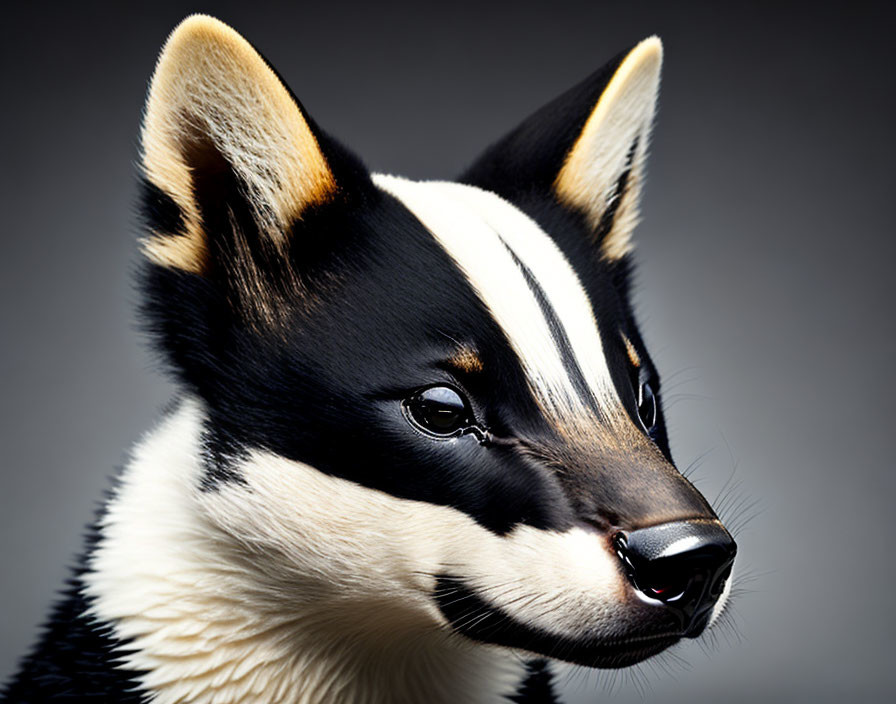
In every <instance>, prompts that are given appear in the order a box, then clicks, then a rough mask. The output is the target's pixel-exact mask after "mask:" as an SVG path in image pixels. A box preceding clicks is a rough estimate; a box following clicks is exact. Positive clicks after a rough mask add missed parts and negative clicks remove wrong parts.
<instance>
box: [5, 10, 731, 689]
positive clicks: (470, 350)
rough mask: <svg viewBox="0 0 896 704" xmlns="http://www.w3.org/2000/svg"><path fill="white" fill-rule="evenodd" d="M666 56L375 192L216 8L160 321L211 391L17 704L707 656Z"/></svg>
mask: <svg viewBox="0 0 896 704" xmlns="http://www.w3.org/2000/svg"><path fill="white" fill-rule="evenodd" d="M661 58H662V47H661V44H660V41H659V40H658V39H657V38H655V37H653V38H649V39H646V40H644V41H643V42H641V43H640V44H638V45H637V46H635V47H634V48H633V49H631V50H630V51H626V52H624V53H622V54H620V55H619V56H618V57H616V58H615V59H613V60H612V61H611V62H610V63H609V64H607V65H606V66H605V67H604V68H602V69H600V70H599V71H598V72H597V73H595V74H593V75H592V76H591V77H589V78H588V79H586V80H585V81H584V82H583V83H581V84H580V85H578V86H576V87H575V88H573V89H572V90H570V91H569V92H567V93H565V94H564V95H562V96H561V97H560V98H558V99H557V100H555V101H554V102H552V103H550V104H548V105H547V106H545V107H544V108H542V109H541V110H540V111H538V112H537V113H535V114H534V115H533V116H532V117H530V118H529V119H527V120H526V121H525V122H523V123H522V124H521V125H520V126H519V127H517V128H516V129H515V130H513V131H512V132H511V133H510V134H509V135H508V136H506V137H505V138H504V139H502V140H501V141H500V142H498V143H496V144H495V145H493V146H492V147H491V148H490V149H488V151H487V152H486V153H485V154H484V155H482V157H480V158H479V159H478V160H477V161H476V162H475V163H474V164H473V166H471V167H470V168H469V170H468V171H466V173H464V174H462V175H461V176H460V178H459V179H458V180H457V182H454V183H447V182H415V181H409V180H405V179H402V178H398V177H395V176H386V175H379V174H373V175H372V174H370V173H369V172H368V171H367V170H366V169H365V168H364V166H363V165H362V163H361V162H360V161H359V160H358V159H357V158H356V157H355V156H353V155H352V154H351V153H350V152H349V151H347V150H346V149H345V148H343V147H342V146H341V145H339V144H338V143H337V142H335V141H334V140H333V139H332V138H331V137H330V136H329V135H328V134H326V133H325V132H324V131H322V130H321V129H320V128H318V126H317V125H316V124H315V123H314V122H313V121H312V119H311V118H310V117H309V115H308V114H307V113H306V112H305V110H304V108H303V107H302V105H301V104H300V103H299V102H298V101H297V100H296V99H295V97H293V96H292V94H291V93H290V91H289V89H288V88H287V87H286V86H285V85H284V83H283V82H282V81H281V80H280V78H279V77H278V75H277V74H276V73H275V72H274V70H273V69H272V68H271V67H270V66H269V65H268V64H267V63H266V62H265V60H264V59H263V58H262V57H261V56H260V55H259V54H258V53H257V52H256V51H255V50H254V49H253V48H252V47H251V46H250V45H249V44H248V43H247V42H246V41H245V40H244V39H243V38H242V37H240V36H239V35H238V34H237V33H236V32H234V31H233V30H232V29H230V28H229V27H227V26H226V25H224V24H222V23H221V22H218V21H217V20H214V19H212V18H209V17H205V16H194V17H190V18H189V19H187V20H185V21H184V22H183V23H182V24H181V25H180V26H179V27H178V28H177V29H176V30H175V31H174V33H173V34H172V35H171V37H170V38H169V40H168V42H167V44H166V45H165V48H164V50H163V51H162V54H161V58H160V59H159V62H158V65H157V67H156V70H155V74H154V77H153V80H152V85H151V88H150V91H149V97H148V102H147V106H146V112H145V121H144V124H143V132H142V166H143V179H144V180H143V186H144V188H143V194H144V198H143V214H144V217H145V222H146V239H145V254H146V265H145V268H144V274H143V279H142V286H143V291H144V301H145V308H144V315H145V319H146V320H147V321H148V324H149V327H150V329H151V331H152V333H153V335H154V339H155V340H156V341H157V343H158V347H159V349H160V350H161V351H162V353H163V354H164V356H165V359H166V360H167V361H168V362H169V363H170V367H171V369H172V370H173V371H174V373H175V375H176V377H177V379H178V380H179V382H180V385H181V387H182V389H183V393H182V396H181V397H180V398H179V399H178V401H177V402H176V404H175V405H174V406H173V407H172V408H171V409H170V411H169V412H168V413H167V415H166V416H165V417H164V419H163V420H162V421H161V423H160V425H159V427H158V428H156V430H154V431H153V432H152V433H151V434H149V435H148V436H147V437H146V438H145V439H144V440H143V441H142V442H141V443H140V444H139V446H138V447H137V448H136V449H135V450H134V452H133V457H132V459H131V461H130V462H129V464H128V465H127V467H126V468H125V469H124V471H123V473H122V474H121V476H120V478H119V481H118V483H117V486H116V488H115V491H114V493H113V495H112V496H111V497H110V499H109V500H108V502H107V504H106V506H105V509H104V511H103V513H102V515H101V517H100V518H99V520H98V522H97V524H96V527H95V530H94V531H93V537H92V539H91V541H90V545H89V546H88V549H87V551H86V555H85V558H84V560H83V564H82V565H81V566H80V568H79V569H78V571H77V574H76V575H75V577H74V579H73V581H72V583H71V587H70V590H69V591H68V593H67V596H66V598H65V600H64V601H63V603H61V604H60V606H59V607H58V608H57V610H56V611H55V612H54V614H53V615H52V617H51V619H50V621H49V624H48V626H47V629H46V631H45V633H44V635H43V637H42V639H41V641H40V642H39V644H38V646H37V647H36V649H35V650H34V651H33V652H32V653H31V655H30V656H29V657H27V658H26V660H25V661H24V663H23V666H22V668H21V670H20V672H19V673H18V674H17V676H16V677H15V678H14V679H13V681H12V682H11V683H10V684H9V685H8V686H7V689H6V692H5V696H6V700H7V701H10V702H43V701H62V700H65V701H103V702H110V701H112V702H148V701H152V702H155V703H157V704H174V703H175V702H183V703H186V702H190V703H195V704H211V703H216V704H225V703H236V702H242V703H252V702H257V703H258V704H273V703H276V702H283V703H285V704H287V703H297V702H307V703H314V702H352V703H364V702H369V703H371V704H373V703H377V702H413V703H420V702H426V703H427V704H438V703H441V702H445V703H448V702H450V703H452V704H457V703H459V702H464V703H466V702H471V703H476V702H501V701H503V702H507V701H515V702H550V701H554V699H553V694H552V691H551V674H550V669H549V665H548V664H547V660H548V659H557V660H564V661H568V662H572V663H578V664H581V665H585V666H589V667H598V668H618V667H624V666H627V665H631V664H633V663H637V662H639V661H641V660H644V659H645V658H648V657H650V656H652V655H655V654H657V653H659V652H660V651H662V650H664V649H665V648H667V647H669V646H670V645H672V644H674V643H675V642H677V641H678V640H679V639H681V638H692V637H696V636H697V635H699V634H700V633H701V632H702V631H703V630H704V629H705V628H706V627H707V625H709V624H711V623H712V622H713V620H714V619H715V618H716V616H717V615H718V614H719V613H720V611H721V609H722V608H723V605H724V602H725V598H726V596H727V593H728V590H729V588H730V583H731V580H730V579H729V575H730V573H731V566H732V562H733V559H734V554H735V545H734V542H733V541H732V539H731V537H730V535H729V534H728V532H727V531H726V530H725V528H724V527H723V526H722V524H721V523H720V522H719V520H718V519H717V517H716V515H715V513H714V512H713V510H712V509H711V508H710V506H709V505H708V504H707V502H706V501H705V500H704V498H703V497H702V496H701V495H700V494H699V493H698V492H697V491H696V490H695V489H694V488H693V487H692V486H691V485H690V484H689V483H688V482H687V481H686V480H685V479H684V478H683V477H682V476H681V474H679V472H678V471H677V470H676V469H675V466H674V465H673V463H672V460H671V458H670V453H669V445H668V442H667V438H666V432H665V428H664V423H663V415H662V410H661V404H660V400H659V391H660V384H659V379H658V378H657V372H656V369H655V368H654V366H653V364H652V363H651V361H650V357H649V356H648V353H647V350H645V348H644V344H643V342H642V340H641V336H640V335H639V334H638V329H637V326H636V324H635V321H634V319H633V316H632V309H631V305H630V303H629V290H628V289H629V283H628V280H629V271H630V267H631V264H630V256H629V252H630V250H631V244H630V237H631V233H632V229H633V228H634V226H635V224H636V221H637V218H638V215H637V212H638V199H639V194H640V191H641V189H642V184H643V182H644V174H645V155H646V152H647V146H648V138H649V133H650V128H651V122H652V119H653V114H654V108H655V104H656V98H657V90H658V86H659V78H660V64H661Z"/></svg>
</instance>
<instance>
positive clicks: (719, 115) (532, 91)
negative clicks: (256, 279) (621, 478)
mask: <svg viewBox="0 0 896 704" xmlns="http://www.w3.org/2000/svg"><path fill="white" fill-rule="evenodd" d="M891 7H892V5H891V4H890V3H884V2H881V3H876V4H870V3H861V2H850V3H805V4H789V3H776V2H762V3H738V2H731V3H717V2H682V3H671V2H657V3H646V2H636V3H621V2H613V3H610V2H596V1H594V0H592V1H591V2H579V3H565V2H553V3H547V2H544V3H539V4H529V5H527V4H524V3H482V4H481V5H480V4H465V3H438V4H435V5H427V4H425V3H422V2H421V3H416V2H415V3H411V2H405V3H388V2H375V3H356V4H346V3H342V2H337V1H332V2H323V3H320V2H318V3H290V4H286V3H284V4H281V5H273V4H267V3H264V2H260V1H259V0H253V1H252V2H240V3H233V4H223V3H219V4H217V5H210V4H208V3H206V4H205V5H202V6H197V5H193V4H188V3H164V2H155V3H152V4H151V5H138V4H135V3H118V4H114V5H113V4H111V3H110V4H109V5H108V6H98V5H91V4H89V3H88V4H79V5H78V6H77V8H75V7H74V6H73V4H72V7H55V8H54V7H51V6H48V5H46V4H37V3H33V4H32V5H31V7H29V8H28V9H24V8H23V7H22V6H20V7H18V8H17V9H13V8H11V7H7V8H5V9H4V19H3V29H2V30H0V31H2V34H3V41H2V42H0V51H2V52H3V57H2V71H3V80H2V84H0V85H2V90H3V109H2V110H0V120H2V130H0V135H2V140H3V142H2V152H0V154H2V156H0V163H2V168H0V179H2V181H0V198H2V216H3V218H2V225H0V228H2V231H0V233H2V250H0V251H2V256H0V286H2V289H0V290H2V296H0V331H2V333H0V334H2V345H0V355H2V364H0V372H2V381H3V387H2V388H3V393H2V395H0V443H2V444H0V448H2V453H0V463H2V464H0V559H2V573H0V575H2V576H0V678H4V679H5V676H6V675H7V674H8V673H9V672H11V670H12V669H13V667H14V663H15V661H16V659H17V657H18V656H20V655H21V654H22V653H23V652H24V651H25V649H26V647H27V646H28V645H29V644H30V643H31V642H32V641H33V639H34V637H35V634H36V628H37V625H38V623H39V622H40V621H41V620H42V618H43V617H44V615H45V613H46V611H47V608H48V606H49V604H50V602H51V600H52V598H53V595H54V593H55V592H56V591H57V590H58V588H59V587H60V586H61V584H62V580H63V579H64V577H65V575H66V572H67V567H66V566H67V564H69V563H70V562H71V559H72V557H73V556H74V555H75V554H76V553H77V552H78V551H79V550H80V546H81V534H82V528H83V526H84V524H85V523H86V522H87V521H88V520H89V519H90V517H91V514H92V511H93V510H94V508H95V507H96V506H97V503H98V500H99V498H100V496H101V492H102V491H103V489H104V488H106V487H107V486H108V477H109V476H110V475H111V474H112V473H113V472H114V470H115V468H116V467H117V466H119V465H120V464H121V463H122V461H123V460H124V458H125V456H126V455H125V452H126V448H127V447H128V446H129V445H130V444H131V443H132V442H133V441H134V440H136V439H137V438H138V437H139V436H140V434H141V433H142V432H144V431H146V430H147V429H148V428H149V427H150V426H151V423H152V422H153V420H154V418H155V417H156V414H157V413H158V410H159V409H160V407H161V406H162V405H163V404H164V403H165V401H166V400H167V399H168V398H169V397H170V395H171V387H170V386H169V385H168V384H167V382H166V381H165V380H164V379H163V378H162V376H161V375H160V374H159V372H158V370H157V369H156V364H155V362H154V361H153V360H152V359H151V357H150V356H149V355H148V353H147V352H146V351H145V346H144V345H143V344H142V342H141V340H140V338H139V335H138V334H137V332H136V329H135V324H134V316H133V308H134V300H135V294H134V291H133V289H132V285H131V273H132V270H133V267H134V265H135V263H136V261H137V253H136V248H135V237H136V235H135V229H134V222H133V218H132V204H133V200H134V196H135V189H134V178H133V174H134V168H133V163H134V160H135V157H136V135H137V127H138V123H139V117H140V109H141V103H142V99H143V94H144V90H145V86H146V82H147V80H148V78H149V76H150V73H151V71H152V67H153V62H154V59H155V56H156V53H157V50H158V48H159V46H160V45H161V43H162V41H163V40H164V38H165V36H166V34H167V32H168V31H170V29H171V28H172V27H173V26H174V24H175V23H176V22H177V21H178V20H179V19H180V18H181V17H182V16H184V15H185V14H187V13H188V12H190V11H192V10H195V9H202V10H205V11H208V12H212V13H213V14H216V15H218V16H219V17H221V18H222V19H224V20H226V21H228V22H230V23H231V24H233V25H234V26H235V27H236V28H237V29H239V30H240V31H241V32H242V33H244V34H245V35H246V36H247V37H248V38H249V39H250V40H251V41H253V42H254V43H255V44H256V45H257V46H259V47H260V48H261V49H262V51H264V52H265V53H266V55H267V57H268V58H269V59H270V60H271V61H272V62H273V63H274V65H276V66H277V67H278V69H279V70H280V71H281V73H282V74H283V75H284V76H285V77H286V79H287V80H288V82H290V84H291V85H292V87H293V89H294V90H295V92H296V94H297V95H298V96H299V97H300V98H301V99H302V101H303V102H304V103H305V105H306V106H307V107H308V109H309V111H310V112H311V113H312V115H313V116H314V117H315V118H316V119H317V120H318V121H319V122H320V123H321V124H322V125H323V126H324V127H325V128H326V129H328V130H329V131H331V132H332V133H334V134H335V135H336V136H338V137H340V138H342V139H343V140H344V141H346V142H347V143H348V144H349V145H350V146H352V147H353V148H355V149H356V150H357V151H358V152H359V153H360V154H361V155H362V156H363V157H364V158H365V159H366V160H367V162H368V164H369V165H370V166H371V167H373V168H375V169H377V170H384V171H394V172H400V173H403V174H406V175H410V176H415V177H450V176H452V175H453V174H455V173H457V172H458V171H459V170H460V169H461V168H462V167H463V166H464V165H465V164H466V163H467V162H468V161H469V160H470V159H471V158H472V157H473V156H474V155H475V154H476V153H477V152H478V151H479V150H480V149H481V148H482V147H484V146H485V145H486V144H487V143H488V142H489V141H491V140H493V139H494V138H496V137H498V136H499V135H501V134H502V133H503V132H504V131H505V130H506V129H508V128H509V127H511V126H512V125H513V124H515V123H516V122H517V121H518V120H520V119H521V118H522V117H524V116H525V115H527V114H528V113H529V112H530V111H532V110H533V109H535V108H536V107H538V106H539V105H541V104H542V103H543V102H545V101H546V100H548V99H550V98H552V97H553V96H554V95H556V94H558V93H559V92H561V91H562V90H564V89H566V88H567V87H568V86H570V85H571V84H573V83H574V82H576V81H578V80H579V79H580V78H582V77H583V76H584V75H586V74H587V73H589V72H590V71H591V70H593V69H595V68H596V67H598V66H599V65H600V64H601V63H603V61H605V60H606V59H608V58H610V57H611V56H612V55H613V54H615V53H616V52H617V51H619V50H620V49H622V48H624V47H626V46H628V45H630V44H632V43H634V42H635V41H637V40H639V39H641V38H643V37H644V36H646V35H648V34H651V33H654V32H655V33H658V34H660V35H661V36H662V38H663V40H664V41H665V45H666V65H665V74H664V81H663V89H662V99H661V108H660V114H659V123H658V127H657V130H656V132H655V139H654V142H653V149H652V155H651V161H650V169H649V182H648V190H647V193H646V201H645V205H644V222H643V225H642V226H641V228H640V229H639V232H638V236H637V239H638V243H639V249H638V258H639V260H640V262H641V268H640V274H639V282H640V287H639V292H638V301H639V310H640V312H641V318H642V321H643V323H644V327H645V328H646V336H647V340H648V343H649V344H650V345H651V347H652V349H653V352H654V354H655V356H656V358H657V360H658V363H659V366H660V368H661V371H662V372H664V374H665V379H666V383H667V388H669V389H670V391H669V393H668V394H667V397H666V398H667V402H668V403H669V406H670V407H669V415H670V425H671V435H672V439H673V449H674V451H675V454H676V457H677V459H678V461H679V464H680V466H682V467H685V466H687V465H688V463H689V462H690V461H691V460H694V459H695V458H697V457H698V456H700V455H701V453H704V452H705V451H709V452H708V454H707V455H706V457H705V458H704V461H703V463H702V465H701V466H700V467H699V469H698V470H697V471H696V474H695V476H696V481H697V484H698V486H699V487H700V488H701V489H703V490H704V491H705V493H706V494H707V496H708V497H709V498H711V499H713V498H715V496H716V495H717V493H718V492H719V490H720V489H721V487H722V486H723V485H724V484H725V482H726V481H727V480H728V479H729V478H730V477H732V475H733V479H732V484H738V488H737V491H736V493H735V495H734V496H733V498H732V500H731V502H735V501H743V502H751V501H753V500H754V499H757V500H758V501H759V506H758V507H757V508H756V509H750V510H748V511H746V516H755V517H754V518H753V520H752V521H751V522H749V523H748V525H747V526H746V527H744V528H743V529H742V530H741V531H740V533H739V536H738V538H739V542H740V547H741V557H740V559H739V570H740V572H741V573H742V574H743V573H746V574H747V575H748V576H752V578H753V579H752V581H750V583H749V584H745V586H747V587H748V588H749V589H750V590H751V591H750V593H746V594H742V595H740V597H739V598H738V599H737V600H736V602H735V604H734V606H735V615H736V625H737V634H733V633H728V634H727V635H726V634H720V637H718V638H717V644H716V645H711V644H706V647H705V648H703V649H701V647H699V645H698V644H693V643H692V644H686V645H684V646H681V647H678V648H677V649H676V651H675V652H676V653H678V655H679V656H680V657H678V658H672V657H667V658H666V659H665V660H664V661H663V664H664V667H665V668H666V669H665V670H664V669H662V668H658V667H656V666H654V667H650V666H647V667H641V668H640V669H639V672H641V673H642V674H640V675H637V676H632V675H630V674H626V675H618V676H615V677H612V676H606V675H599V674H596V673H588V672H584V671H579V672H577V673H574V674H573V675H572V676H570V677H568V678H567V682H566V685H565V687H566V689H567V692H568V698H569V701H571V702H593V701H611V702H640V701H643V700H646V701H662V702H718V701H722V700H724V701H726V702H740V701H751V702H752V701H770V702H778V701H780V702H785V701H787V702H790V701H810V700H811V701H813V702H827V701H842V700H844V699H848V700H850V701H885V700H886V701H888V700H890V697H892V689H893V685H894V684H896V668H894V666H893V652H892V647H893V645H894V635H893V631H894V626H896V618H894V613H896V612H894V607H893V597H892V595H891V594H890V591H891V590H892V589H893V588H894V584H896V574H894V568H893V560H892V555H893V538H894V531H893V519H892V517H891V514H890V511H891V506H892V504H893V500H894V487H896V479H894V477H896V471H894V467H893V442H892V441H893V434H894V430H893V421H894V412H893V399H894V392H896V388H894V375H893V372H892V367H891V364H892V361H893V347H894V345H893V342H894V315H893V311H892V305H893V300H894V297H893V289H894V282H893V273H892V272H893V270H892V262H893V260H894V254H896V245H894V236H893V235H894V232H893V216H894V207H893V193H894V185H896V184H894V163H896V153H894V152H896V141H894V138H893V132H892V130H893V126H894V113H896V111H894V106H896V91H894V68H896V61H894V59H896V44H894V41H893V39H892V31H893V27H894V22H893V20H894V12H893V10H892V9H891ZM731 502H729V503H731ZM729 508H730V509H731V510H729V511H727V512H723V515H724V514H726V513H727V514H728V515H729V517H730V516H731V514H735V515H734V516H733V518H734V522H735V523H737V522H742V521H743V519H744V518H745V517H746V516H745V515H741V516H738V515H736V514H738V513H739V512H738V511H737V510H736V508H737V507H736V506H731V507H729ZM757 510H761V513H759V514H758V515H756V514H757ZM740 513H741V514H743V513H744V512H743V511H741V512H740ZM704 651H705V652H704ZM666 670H668V671H666ZM645 688H646V689H645ZM642 690H643V693H642Z"/></svg>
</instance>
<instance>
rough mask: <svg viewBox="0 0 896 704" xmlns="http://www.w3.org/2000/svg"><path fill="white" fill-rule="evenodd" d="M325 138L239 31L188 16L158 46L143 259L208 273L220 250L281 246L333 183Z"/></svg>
mask: <svg viewBox="0 0 896 704" xmlns="http://www.w3.org/2000/svg"><path fill="white" fill-rule="evenodd" d="M322 138H323V135H321V133H320V132H319V131H318V130H317V129H316V127H315V126H314V125H313V123H311V121H310V120H309V118H308V117H307V116H306V115H305V114H304V112H303V109H302V107H301V105H300V104H299V103H298V102H297V101H296V100H295V98H294V97H293V96H292V94H291V93H290V91H289V90H288V89H287V88H286V87H285V86H284V85H283V83H282V82H281V80H280V78H279V77H278V76H277V74H276V73H275V72H274V71H273V69H271V67H270V66H268V64H267V63H266V62H265V60H264V59H263V58H262V57H261V56H260V55H259V54H258V52H257V51H255V49H254V48H253V47H252V46H251V45H250V44H249V43H248V42H247V41H246V40H245V39H243V38H242V37H241V36H240V35H239V34H237V33H236V32H235V31H234V30H233V29H231V28H230V27H228V26H227V25H225V24H224V23H222V22H219V21H218V20H216V19H213V18H211V17H207V16H203V15H194V16H191V17H188V18H187V19H185V20H184V21H183V22H181V24H180V25H178V27H177V28H176V29H175V30H174V32H172V34H171V36H170V37H169V38H168V41H167V43H166V44H165V47H164V49H163V50H162V53H161V56H160V58H159V61H158V64H157V65H156V69H155V73H154V75H153V78H152V83H151V87H150V90H149V97H148V100H147V104H146V112H145V119H144V122H143V131H142V151H143V155H142V156H143V171H144V175H145V178H146V180H147V181H148V198H147V200H148V201H149V203H148V209H149V210H150V211H152V212H151V213H150V216H149V218H148V219H149V225H150V228H151V232H150V233H149V234H150V236H149V238H148V239H147V240H146V242H145V243H144V244H145V251H146V254H147V255H148V257H149V258H150V260H151V261H152V262H154V263H156V264H159V265H161V266H164V267H169V268H175V269H179V270H183V271H187V272H191V273H195V274H205V273H206V272H207V271H208V270H209V269H210V267H211V266H213V260H214V259H215V256H216V254H215V250H216V248H217V249H219V248H221V247H222V246H223V247H224V249H225V250H226V251H227V252H228V253H229V256H231V257H233V256H237V255H238V254H239V252H240V251H243V253H244V254H245V251H244V250H246V249H247V248H251V247H253V246H254V247H256V248H262V249H265V250H266V252H267V255H266V256H267V257H268V258H270V256H271V252H277V251H280V250H282V249H283V248H284V245H285V244H286V243H287V240H288V238H289V236H290V232H291V228H292V227H293V226H294V224H295V223H296V222H297V221H300V220H301V219H302V217H303V214H305V213H306V212H307V211H308V210H309V209H310V208H313V207H315V206H318V205H321V204H323V203H326V202H327V201H328V200H331V199H332V198H334V196H335V195H336V193H337V192H338V190H339V188H340V186H341V184H340V183H339V179H338V178H337V172H336V170H335V169H334V168H333V165H332V164H331V163H330V160H329V158H328V157H329V155H328V154H327V153H325V151H326V150H325V148H324V140H323V139H322ZM159 213H161V215H159ZM234 230H238V232H234ZM246 230H250V231H251V232H246ZM234 236H236V237H237V240H236V241H235V243H234V242H231V243H230V244H229V245H221V244H220V243H218V242H217V241H216V240H217V239H219V238H227V237H231V238H233V237H234ZM222 266H223V267H224V268H225V269H226V268H231V269H232V268H233V265H232V262H225V263H224V264H223V265H222ZM243 276H245V266H243Z"/></svg>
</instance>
